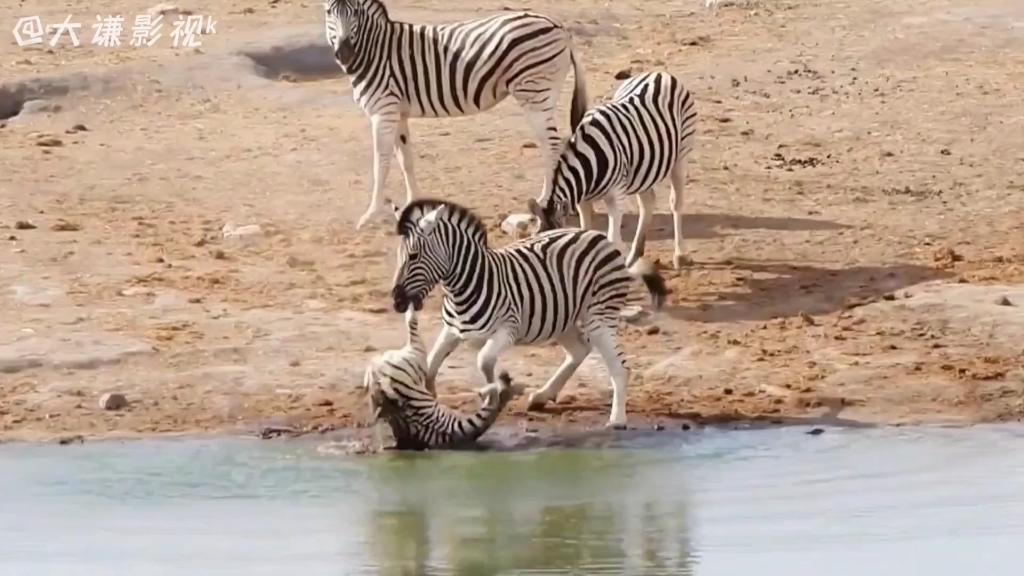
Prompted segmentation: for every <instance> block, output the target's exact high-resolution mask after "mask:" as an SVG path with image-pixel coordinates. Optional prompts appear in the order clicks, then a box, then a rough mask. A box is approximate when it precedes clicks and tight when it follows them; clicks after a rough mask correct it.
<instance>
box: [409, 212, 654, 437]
mask: <svg viewBox="0 0 1024 576" xmlns="http://www.w3.org/2000/svg"><path fill="white" fill-rule="evenodd" d="M395 216H396V218H397V220H398V225H397V232H398V235H399V236H400V238H401V241H400V244H399V249H398V269H397V270H396V271H395V283H394V288H393V289H392V290H391V298H392V300H393V303H394V308H395V310H396V311H398V312H404V311H406V310H408V309H409V307H410V306H411V307H412V308H413V309H416V310H418V309H421V308H422V307H423V300H424V299H425V298H426V297H427V295H428V294H429V293H430V291H431V290H432V289H433V287H434V286H435V285H436V284H438V283H440V284H441V287H442V288H443V289H444V294H445V298H444V303H443V306H442V309H441V319H442V321H443V323H444V325H443V327H442V328H441V333H440V334H439V335H438V337H437V341H436V342H435V343H434V348H433V349H432V350H431V351H430V356H429V357H428V359H427V377H426V383H427V388H428V389H429V390H430V391H431V392H434V379H435V378H436V376H437V372H438V370H439V369H440V367H441V364H443V363H444V361H445V359H446V358H447V357H448V356H449V355H450V354H451V353H452V352H454V351H455V349H456V348H457V347H458V345H459V343H460V342H461V341H463V340H465V339H481V340H483V339H486V343H485V344H484V346H483V348H482V349H481V350H480V353H479V355H478V356H477V369H478V370H479V371H480V372H481V373H482V374H483V376H484V379H485V380H486V382H487V384H493V383H494V367H495V364H496V363H497V361H498V357H499V356H500V355H501V354H502V353H503V352H505V351H506V350H508V349H509V348H512V347H513V346H515V345H517V344H542V343H544V342H548V341H552V340H554V341H555V342H558V343H559V344H560V345H561V346H562V348H563V349H564V350H565V360H564V361H563V362H562V365H561V366H560V367H559V368H558V370H557V371H556V372H555V374H554V375H553V376H552V377H551V379H550V380H548V381H547V383H546V384H545V385H544V387H543V388H541V389H540V390H538V391H536V392H534V393H533V394H531V395H530V405H529V406H530V409H534V410H536V409H539V408H542V407H543V406H544V405H545V404H547V403H548V402H549V401H552V400H555V398H556V397H557V396H558V393H559V391H561V389H562V387H563V386H564V385H565V383H566V381H568V379H569V378H570V377H571V376H572V375H573V374H574V373H575V372H576V369H577V368H578V367H579V365H580V364H581V363H582V362H583V360H584V359H585V358H586V357H587V355H588V354H590V351H591V349H592V348H597V351H598V353H599V354H600V355H601V358H602V360H604V364H605V366H606V367H607V369H608V374H609V376H610V377H611V382H612V390H613V399H612V411H611V416H610V418H609V421H608V425H609V426H612V427H615V428H621V427H624V426H625V425H626V381H627V379H628V378H629V372H628V370H627V369H626V366H625V358H624V356H623V354H622V352H621V351H620V350H619V347H618V344H617V342H616V337H615V333H616V328H617V326H618V322H619V316H620V314H621V312H622V310H623V308H625V306H626V304H627V303H628V302H627V300H628V296H629V289H630V284H631V283H632V282H633V281H634V279H635V278H637V277H639V278H640V279H642V280H643V282H644V284H645V285H646V287H647V290H648V292H649V293H650V295H651V298H652V300H653V302H654V306H655V307H660V306H661V304H662V303H663V302H664V297H665V293H666V290H665V281H664V279H663V278H662V277H661V276H660V275H658V273H657V272H655V271H653V270H647V271H640V270H627V268H626V266H625V259H624V258H623V256H622V252H621V251H620V250H619V249H618V247H616V246H615V245H614V244H612V243H611V242H609V241H608V238H607V237H606V236H605V235H604V234H602V233H600V232H596V231H593V230H578V229H568V230H565V229H563V230H551V231H548V232H544V233H541V234H537V235H535V236H533V237H532V238H527V239H525V240H520V241H519V242H515V243H513V244H510V245H508V246H505V247H503V248H499V249H497V250H494V249H491V248H490V247H489V246H488V244H487V229H486V227H485V226H484V224H483V222H482V221H481V220H480V218H478V217H477V216H476V214H473V213H472V212H470V211H469V210H468V209H466V208H464V207H462V206H459V205H458V204H455V203H452V202H445V201H440V200H430V199H418V200H414V201H413V202H410V203H409V204H407V205H406V206H405V208H403V209H400V210H399V209H398V208H397V207H395Z"/></svg>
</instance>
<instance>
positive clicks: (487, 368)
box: [476, 329, 516, 386]
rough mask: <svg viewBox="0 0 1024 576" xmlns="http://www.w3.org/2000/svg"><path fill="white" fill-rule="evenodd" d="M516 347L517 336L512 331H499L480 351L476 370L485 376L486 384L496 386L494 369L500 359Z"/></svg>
mask: <svg viewBox="0 0 1024 576" xmlns="http://www.w3.org/2000/svg"><path fill="white" fill-rule="evenodd" d="M515 345H516V336H515V334H513V333H512V331H511V330H508V329H504V330H498V331H497V332H495V333H494V334H493V335H491V337H490V338H488V339H487V342H485V343H484V347H483V348H481V349H480V353H479V354H477V356H476V368H477V370H479V371H480V373H481V374H483V376H484V384H485V386H486V385H490V384H494V367H495V366H496V365H497V364H498V357H500V356H501V355H502V354H503V353H505V352H507V351H508V350H509V349H510V348H512V347H513V346H515Z"/></svg>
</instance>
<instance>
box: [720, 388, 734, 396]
mask: <svg viewBox="0 0 1024 576" xmlns="http://www.w3.org/2000/svg"><path fill="white" fill-rule="evenodd" d="M733 392H734V390H733V389H732V388H722V394H725V395H726V396H732V394H733Z"/></svg>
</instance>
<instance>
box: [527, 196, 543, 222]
mask: <svg viewBox="0 0 1024 576" xmlns="http://www.w3.org/2000/svg"><path fill="white" fill-rule="evenodd" d="M526 209H527V210H529V211H530V214H533V215H534V216H536V217H537V218H541V219H543V218H544V209H543V208H541V207H540V202H537V200H536V199H534V198H530V199H529V200H527V201H526Z"/></svg>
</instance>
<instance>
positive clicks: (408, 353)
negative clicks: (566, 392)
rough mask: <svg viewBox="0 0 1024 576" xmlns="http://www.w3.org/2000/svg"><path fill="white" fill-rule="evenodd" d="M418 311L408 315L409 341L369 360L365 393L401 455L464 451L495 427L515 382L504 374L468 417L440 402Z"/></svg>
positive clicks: (408, 312) (371, 407)
mask: <svg viewBox="0 0 1024 576" xmlns="http://www.w3.org/2000/svg"><path fill="white" fill-rule="evenodd" d="M416 316H417V314H416V311H414V310H413V309H412V308H409V309H408V310H407V311H406V314H405V319H406V328H407V330H408V341H407V343H406V345H405V347H403V348H400V349H398V350H388V351H386V352H383V353H381V354H378V355H376V356H374V357H373V359H371V360H370V363H369V365H367V367H366V372H365V373H364V375H363V388H364V389H365V391H366V392H367V393H368V395H369V398H370V411H371V413H372V414H373V421H374V423H376V422H379V421H380V420H383V421H385V422H386V423H387V424H388V426H389V427H390V428H391V434H392V436H394V438H395V448H396V449H398V450H428V449H442V448H448V449H452V448H463V447H466V446H468V445H471V444H473V443H474V442H475V441H476V440H478V439H479V438H480V437H481V436H483V434H484V433H485V432H487V430H489V429H490V428H491V426H493V425H494V422H495V421H496V420H497V419H498V415H499V414H501V411H502V410H504V409H505V406H507V405H508V403H509V401H510V400H511V399H512V396H513V389H512V379H511V378H510V377H509V375H508V373H507V372H502V373H501V375H500V377H499V380H498V383H496V384H493V385H491V386H487V387H485V388H483V389H481V390H480V391H479V394H480V408H479V409H478V410H477V411H476V412H475V413H474V414H472V415H470V416H462V415H460V414H459V413H458V412H457V411H455V410H453V409H451V408H449V407H447V406H445V405H443V404H439V403H438V402H437V399H436V398H435V397H434V395H433V394H431V393H430V392H429V391H427V388H426V386H425V385H424V382H425V380H426V367H427V353H426V347H425V346H424V344H423V339H422V337H421V336H420V333H419V320H418V319H417V317H416Z"/></svg>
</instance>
